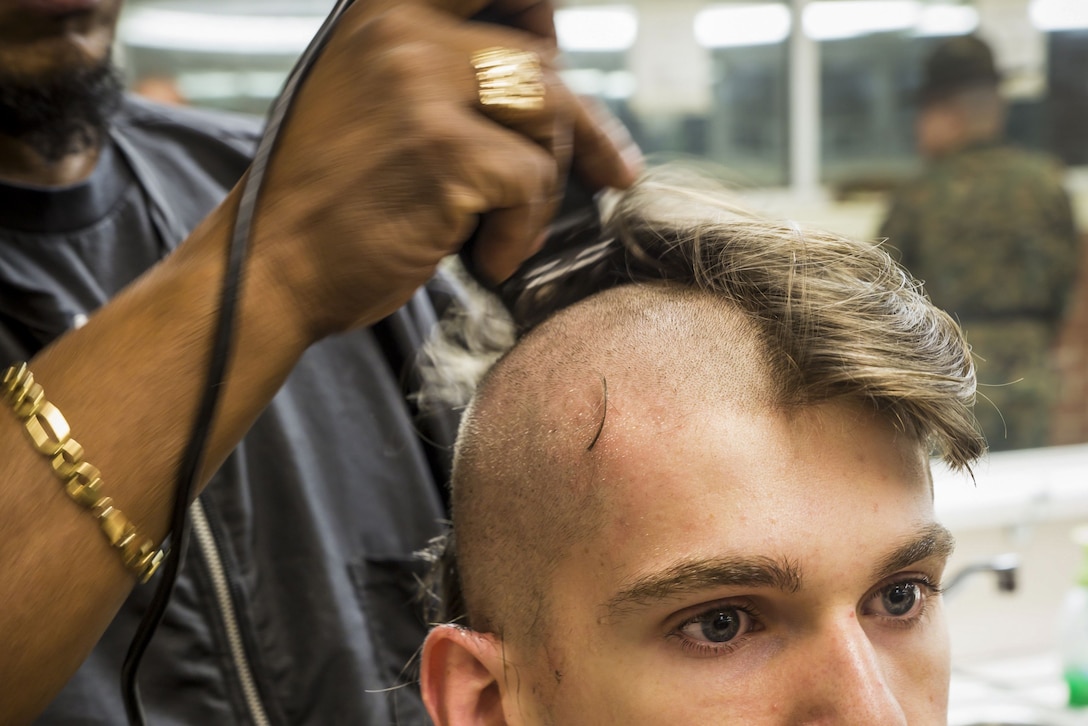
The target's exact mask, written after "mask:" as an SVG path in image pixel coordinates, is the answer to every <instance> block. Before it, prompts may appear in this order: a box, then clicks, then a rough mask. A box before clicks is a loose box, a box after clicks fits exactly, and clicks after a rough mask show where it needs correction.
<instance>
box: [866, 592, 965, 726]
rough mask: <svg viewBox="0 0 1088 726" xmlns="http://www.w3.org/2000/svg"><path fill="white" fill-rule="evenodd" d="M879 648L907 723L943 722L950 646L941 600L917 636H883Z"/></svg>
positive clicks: (946, 706) (886, 672)
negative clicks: (900, 637)
mask: <svg viewBox="0 0 1088 726" xmlns="http://www.w3.org/2000/svg"><path fill="white" fill-rule="evenodd" d="M904 635H908V634H906V633H904ZM879 647H880V652H881V656H880V659H881V665H882V666H883V670H884V675H885V678H886V679H887V683H888V686H889V687H890V688H891V689H892V691H893V692H894V693H895V695H896V700H897V701H898V702H899V705H900V706H901V707H902V709H903V711H904V713H905V714H906V715H907V722H908V723H911V724H914V723H919V724H929V723H943V722H944V721H943V719H945V718H946V717H947V716H946V714H947V710H948V682H949V679H950V677H951V646H950V642H949V635H948V626H947V622H946V620H945V617H944V608H943V606H942V605H941V603H937V604H936V607H933V608H932V613H931V614H930V616H929V619H928V622H927V623H926V624H925V625H924V626H923V627H922V628H921V629H920V631H919V632H918V633H917V635H915V636H914V637H910V636H909V635H908V637H904V638H903V639H902V640H898V639H894V640H893V639H886V640H884V641H881V642H880V643H879Z"/></svg>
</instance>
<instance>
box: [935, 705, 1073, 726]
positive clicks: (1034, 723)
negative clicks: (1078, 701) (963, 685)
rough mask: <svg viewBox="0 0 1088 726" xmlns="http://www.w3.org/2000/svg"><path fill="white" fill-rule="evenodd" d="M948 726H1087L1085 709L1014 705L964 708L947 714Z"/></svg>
mask: <svg viewBox="0 0 1088 726" xmlns="http://www.w3.org/2000/svg"><path fill="white" fill-rule="evenodd" d="M948 726H1088V709H1086V710H1084V711H1081V712H1078V711H1073V710H1069V709H1054V708H1048V707H1043V706H1035V705H1025V704H1018V703H993V704H987V705H974V706H964V707H959V708H955V709H952V710H951V711H950V712H949V714H948Z"/></svg>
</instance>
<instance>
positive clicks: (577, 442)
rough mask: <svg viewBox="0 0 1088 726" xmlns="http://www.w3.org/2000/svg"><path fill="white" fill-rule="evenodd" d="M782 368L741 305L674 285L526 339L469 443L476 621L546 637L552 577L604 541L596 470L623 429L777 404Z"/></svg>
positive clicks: (470, 574) (465, 563)
mask: <svg viewBox="0 0 1088 726" xmlns="http://www.w3.org/2000/svg"><path fill="white" fill-rule="evenodd" d="M557 342H559V343H560V344H557ZM770 358H771V356H769V355H768V351H767V348H766V346H765V344H764V342H763V341H762V340H761V339H760V336H759V331H758V330H756V329H755V328H754V327H753V326H752V324H751V323H750V322H749V321H748V319H747V318H746V317H745V316H744V315H742V314H741V313H740V312H739V311H738V310H737V309H736V308H735V306H733V305H731V304H730V303H728V302H727V301H724V300H722V299H721V298H720V297H716V296H714V295H712V294H709V293H706V292H699V291H696V290H691V289H688V288H683V287H680V286H675V285H663V284H662V285H649V284H647V285H628V286H624V287H619V288H615V289H612V290H608V291H606V292H603V293H601V294H598V295H596V296H594V297H591V298H589V299H588V300H586V301H583V302H581V303H579V304H577V305H574V306H572V307H570V308H567V309H566V310H563V311H562V312H560V313H558V314H557V315H555V316H554V317H552V318H550V319H549V320H547V321H546V322H544V323H543V324H542V325H540V326H539V327H537V328H536V329H534V330H533V331H532V332H531V333H530V334H529V335H528V336H526V337H525V338H524V339H523V340H522V341H521V342H520V343H519V344H518V346H517V347H515V348H514V349H513V350H512V351H511V352H510V353H509V354H508V355H507V356H505V357H504V358H503V359H502V360H500V361H499V363H497V364H496V365H495V366H494V367H493V368H492V369H491V371H490V373H489V374H488V375H487V376H486V377H485V379H484V381H483V382H482V383H481V385H480V388H479V390H478V392H477V395H476V398H475V400H474V402H473V404H472V405H471V407H470V408H469V410H468V412H467V414H466V417H465V419H464V423H463V425H462V428H461V433H460V437H459V439H458V447H457V453H456V458H455V464H454V475H453V480H454V485H453V492H454V501H453V506H454V518H455V521H456V522H457V530H458V539H457V553H456V554H457V560H458V562H459V563H461V568H460V571H461V573H462V578H463V581H462V587H463V591H464V596H465V597H466V603H465V605H466V606H467V611H468V612H469V613H471V618H470V622H469V623H468V624H469V625H470V626H471V627H472V628H474V629H476V630H481V631H485V632H502V633H503V635H504V637H507V638H511V637H513V638H518V637H526V638H528V639H529V640H531V641H532V642H538V641H539V640H540V639H542V638H543V636H544V634H545V633H546V632H547V610H546V603H547V598H546V597H545V593H546V589H547V588H546V583H547V582H548V578H549V576H550V573H551V572H552V570H553V569H554V566H555V565H556V564H557V563H558V562H559V560H560V559H561V558H562V557H563V555H564V553H565V552H567V551H569V549H570V548H572V547H575V546H577V545H578V544H579V543H581V542H584V541H586V540H587V539H588V538H589V537H591V536H592V535H593V534H594V533H595V532H596V531H597V527H598V524H599V522H600V521H601V512H602V508H603V507H606V506H607V502H608V498H609V495H610V492H609V491H608V490H607V489H605V488H603V487H601V486H599V485H598V480H599V476H598V463H599V461H600V459H601V454H602V452H603V451H604V450H606V449H607V448H608V446H609V440H610V438H611V437H612V436H613V435H614V429H615V428H616V427H626V426H632V425H639V423H638V422H639V421H640V420H643V419H647V418H648V419H650V420H655V419H656V420H660V421H662V422H665V421H667V420H672V419H673V418H674V417H676V416H678V415H679V416H683V415H684V414H685V413H686V412H688V411H695V410H697V409H700V408H703V407H705V405H706V404H707V402H716V403H718V404H720V405H727V406H731V407H733V406H736V407H741V408H743V409H746V410H751V409H762V408H767V407H769V406H771V405H772V404H773V401H774V395H773V386H772V379H771V376H770V372H769V368H768V365H767V361H768V360H770ZM500 543H501V544H500ZM514 582H516V583H517V585H516V586H515V587H511V586H510V585H511V583H514Z"/></svg>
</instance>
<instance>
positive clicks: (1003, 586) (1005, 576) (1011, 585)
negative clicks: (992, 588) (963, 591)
mask: <svg viewBox="0 0 1088 726" xmlns="http://www.w3.org/2000/svg"><path fill="white" fill-rule="evenodd" d="M1019 567H1020V555H1018V554H1016V553H1015V552H1006V553H1005V554H1001V555H997V556H995V557H993V558H991V559H989V560H981V561H979V562H973V563H971V564H970V565H967V566H966V567H964V568H963V569H961V570H960V571H959V572H957V573H956V574H955V575H953V576H952V578H951V579H950V580H948V581H947V584H946V585H945V587H944V594H945V597H947V596H948V595H950V594H952V593H953V591H956V590H959V588H960V586H961V585H962V584H963V581H964V580H966V579H967V578H969V577H971V576H972V575H974V574H976V573H979V572H992V573H994V575H996V576H997V589H998V590H999V591H1000V592H1015V591H1016V573H1017V570H1018V569H1019Z"/></svg>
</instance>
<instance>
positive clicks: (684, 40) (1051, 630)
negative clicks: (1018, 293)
mask: <svg viewBox="0 0 1088 726" xmlns="http://www.w3.org/2000/svg"><path fill="white" fill-rule="evenodd" d="M331 4H332V3H331V0H214V2H213V1H212V0H128V3H127V9H126V11H125V12H126V14H125V16H124V17H123V19H122V23H121V25H120V33H121V44H120V55H121V57H120V58H119V61H120V65H121V67H122V68H123V69H124V70H125V72H126V74H127V77H128V80H129V83H130V86H131V87H132V88H133V89H134V90H135V91H137V92H139V93H142V94H146V95H148V96H151V97H153V98H156V99H158V100H160V101H164V102H167V103H184V104H191V105H196V106H205V107H214V108H219V109H226V110H233V111H241V112H245V113H253V114H261V113H263V112H264V110H265V109H266V107H267V105H268V104H269V102H270V101H271V99H272V98H273V97H274V96H275V95H276V94H277V93H278V91H279V89H280V86H281V84H282V82H283V79H284V77H285V75H286V73H287V72H288V70H289V69H290V67H291V65H292V64H293V62H294V60H295V58H296V56H297V55H298V54H299V53H300V52H301V50H302V49H303V48H304V47H305V45H306V43H307V42H308V40H309V38H310V37H311V36H312V34H313V33H314V32H315V30H316V29H317V27H318V25H319V24H320V22H321V21H322V19H323V16H324V14H325V13H326V12H327V11H328V9H329V8H330V7H331ZM559 4H560V5H561V6H562V9H561V10H560V12H559V15H558V17H557V26H558V31H559V40H560V45H561V47H562V49H563V51H564V54H565V57H566V63H567V70H566V71H565V77H566V80H567V82H568V83H569V84H570V85H571V86H572V87H573V88H574V89H575V90H576V91H578V92H579V93H582V94H585V95H589V96H594V97H596V98H598V99H600V100H601V101H602V102H603V103H605V104H607V105H608V106H609V107H610V108H611V110H612V111H613V112H614V113H615V114H616V115H617V116H618V117H619V118H620V119H621V120H623V121H624V123H625V124H626V125H627V126H628V128H629V129H630V130H631V132H632V134H633V135H634V137H635V139H636V141H637V142H638V143H639V145H640V146H641V147H642V148H643V150H644V151H645V152H647V153H648V154H651V155H653V156H656V157H658V158H670V157H685V158H695V159H706V160H710V161H713V162H716V163H718V164H721V165H723V167H724V168H725V169H727V170H728V174H729V176H730V178H731V179H732V180H733V181H734V182H735V183H736V184H737V186H738V188H739V189H740V190H741V192H742V194H743V195H744V196H745V197H746V198H747V199H748V200H749V201H750V202H751V203H752V204H753V205H754V206H755V207H757V208H758V209H761V210H762V211H765V212H767V213H770V214H773V215H775V216H785V217H789V218H792V219H796V220H798V221H800V222H803V223H808V224H814V225H816V226H820V227H824V228H827V229H831V230H833V231H836V232H839V233H843V234H847V235H851V236H855V237H861V238H866V239H873V240H876V239H877V236H878V229H879V227H880V222H881V220H882V218H883V216H884V214H885V212H886V210H887V204H888V198H889V193H890V191H891V190H892V189H894V188H895V186H896V185H898V184H900V183H901V182H903V181H904V180H906V179H908V178H910V177H912V176H913V175H916V174H918V173H919V172H920V171H921V170H922V168H923V161H922V160H921V159H920V158H919V156H918V155H917V153H916V151H915V138H914V123H915V118H916V114H917V104H916V98H917V94H916V91H917V88H918V86H919V84H920V80H921V74H922V67H923V59H924V58H925V57H926V56H927V55H928V53H929V52H930V51H931V50H932V49H933V47H934V45H935V44H936V43H938V42H940V41H941V40H942V39H943V38H947V37H949V36H954V35H962V34H967V33H976V34H978V35H979V36H981V37H982V38H984V39H985V40H986V41H988V42H989V43H990V45H991V46H992V48H993V50H994V54H995V56H996V59H997V64H998V67H999V70H1000V72H1001V93H1002V95H1003V96H1004V98H1005V100H1006V101H1007V103H1008V116H1007V136H1008V138H1009V139H1010V140H1011V141H1012V142H1013V143H1015V144H1017V145H1019V146H1022V147H1026V148H1029V149H1034V150H1039V151H1043V152H1046V153H1048V154H1051V155H1053V156H1054V157H1056V158H1057V159H1059V160H1060V161H1061V162H1062V164H1063V165H1064V173H1065V186H1066V188H1067V190H1068V192H1069V194H1070V197H1071V199H1072V202H1073V208H1074V213H1075V217H1076V219H1077V222H1078V225H1079V229H1080V230H1081V239H1082V241H1083V240H1085V239H1086V236H1085V234H1084V230H1085V229H1088V0H960V1H950V0H768V1H765V2H754V1H752V0H747V1H746V2H710V1H708V0H632V1H630V2H606V1H605V0H581V1H580V0H567V1H566V2H563V3H559ZM892 244H893V245H894V240H892ZM1083 247H1084V245H1083V244H1082V248H1083ZM1080 266H1081V269H1080V270H1079V272H1078V282H1077V284H1076V286H1075V289H1074V293H1073V298H1072V301H1071V305H1070V308H1069V310H1068V313H1067V316H1066V320H1065V321H1064V322H1063V324H1062V329H1061V332H1060V335H1059V336H1058V342H1057V344H1056V346H1055V348H1054V350H1053V351H1051V353H1052V355H1053V356H1054V361H1055V365H1056V368H1057V370H1058V372H1059V375H1060V377H1061V395H1060V397H1059V402H1058V405H1057V407H1056V409H1055V411H1054V414H1053V421H1052V425H1051V433H1050V444H1052V446H1050V447H1047V448H1042V449H1033V450H1025V451H1011V452H1001V453H997V454H994V455H992V456H990V457H989V458H988V459H987V460H986V461H984V462H983V463H982V464H980V465H979V466H978V467H977V468H976V470H975V472H974V475H975V476H974V479H973V480H972V479H971V478H970V477H965V476H962V475H957V474H952V473H949V472H943V471H940V470H938V472H937V485H936V493H937V504H938V509H939V512H940V515H941V517H942V518H943V519H944V520H945V521H946V522H947V523H948V524H949V525H950V527H951V528H952V529H953V531H954V533H955V534H956V536H957V538H958V539H959V542H960V546H959V550H958V552H957V554H956V556H955V558H954V559H953V562H952V564H951V566H950V568H949V571H950V574H955V573H957V572H960V573H967V572H979V573H982V574H981V575H973V576H971V577H967V578H965V579H964V580H963V581H962V582H961V583H959V584H957V586H956V588H955V590H956V591H955V592H954V593H950V594H949V597H948V602H949V611H950V613H951V618H952V625H953V648H954V662H955V664H956V676H955V680H954V685H953V706H954V709H953V713H954V717H953V723H972V722H974V721H972V718H974V717H973V716H966V715H961V716H956V715H955V714H967V713H968V712H969V711H970V709H972V708H975V707H976V706H977V707H978V708H982V707H986V706H987V704H990V705H992V704H993V703H998V704H999V705H1000V704H1003V705H1001V708H1004V709H1005V710H1004V711H1002V713H1006V714H1007V713H1009V712H1010V711H1009V710H1008V709H1012V708H1014V707H1020V706H1025V707H1038V708H1046V709H1049V710H1048V711H1047V712H1046V713H1047V715H1046V716H1045V717H1042V716H1040V717H1036V718H1028V717H1025V720H1023V721H1019V722H1018V723H1044V722H1045V723H1065V722H1069V723H1088V712H1083V711H1082V712H1077V713H1076V714H1074V716H1073V718H1074V720H1072V721H1063V720H1062V719H1063V718H1064V717H1066V716H1069V715H1070V714H1071V713H1073V712H1071V711H1066V710H1063V708H1062V707H1061V705H1062V704H1063V703H1064V701H1065V699H1066V697H1067V694H1066V691H1065V690H1063V688H1064V687H1063V686H1062V681H1061V678H1060V671H1061V669H1062V659H1061V657H1060V652H1061V647H1060V646H1061V645H1062V640H1063V639H1062V636H1060V635H1059V632H1058V631H1057V630H1056V629H1055V621H1056V620H1057V619H1058V616H1059V612H1060V603H1061V601H1062V598H1063V595H1064V593H1066V592H1067V591H1068V590H1069V589H1070V588H1071V587H1072V586H1073V584H1074V582H1075V581H1076V578H1077V572H1078V570H1079V567H1080V562H1081V559H1082V551H1081V546H1079V545H1077V544H1075V543H1074V542H1073V541H1072V538H1071V536H1070V534H1071V532H1072V531H1073V530H1074V528H1075V527H1076V526H1077V525H1078V524H1080V523H1083V522H1088V444H1085V442H1088V255H1084V254H1082V255H1081V265H1080ZM1005 554H1011V555H1013V557H1012V559H1011V560H1010V559H1005V560H1001V559H997V560H995V559H994V558H995V557H998V556H1000V555H1005ZM1010 562H1013V563H1015V570H1016V573H1017V575H1016V578H1015V581H1014V583H1013V584H1014V585H1015V586H1014V587H1012V588H1009V587H1007V586H1008V585H1009V584H1010V583H1009V581H1008V579H1005V580H994V578H992V577H990V575H988V574H986V573H989V572H993V571H995V570H997V571H1001V570H1002V569H1003V568H1004V569H1006V570H1007V569H1008V567H1009V566H1010V565H1009V563H1010ZM995 563H996V564H995ZM1086 582H1088V580H1086ZM998 585H1001V586H1002V587H998ZM1086 656H1088V654H1086ZM995 699H996V700H995ZM1002 699H1006V700H1007V702H1006V701H1002ZM1008 699H1011V700H1008ZM979 718H983V717H981V716H980V717H979Z"/></svg>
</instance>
